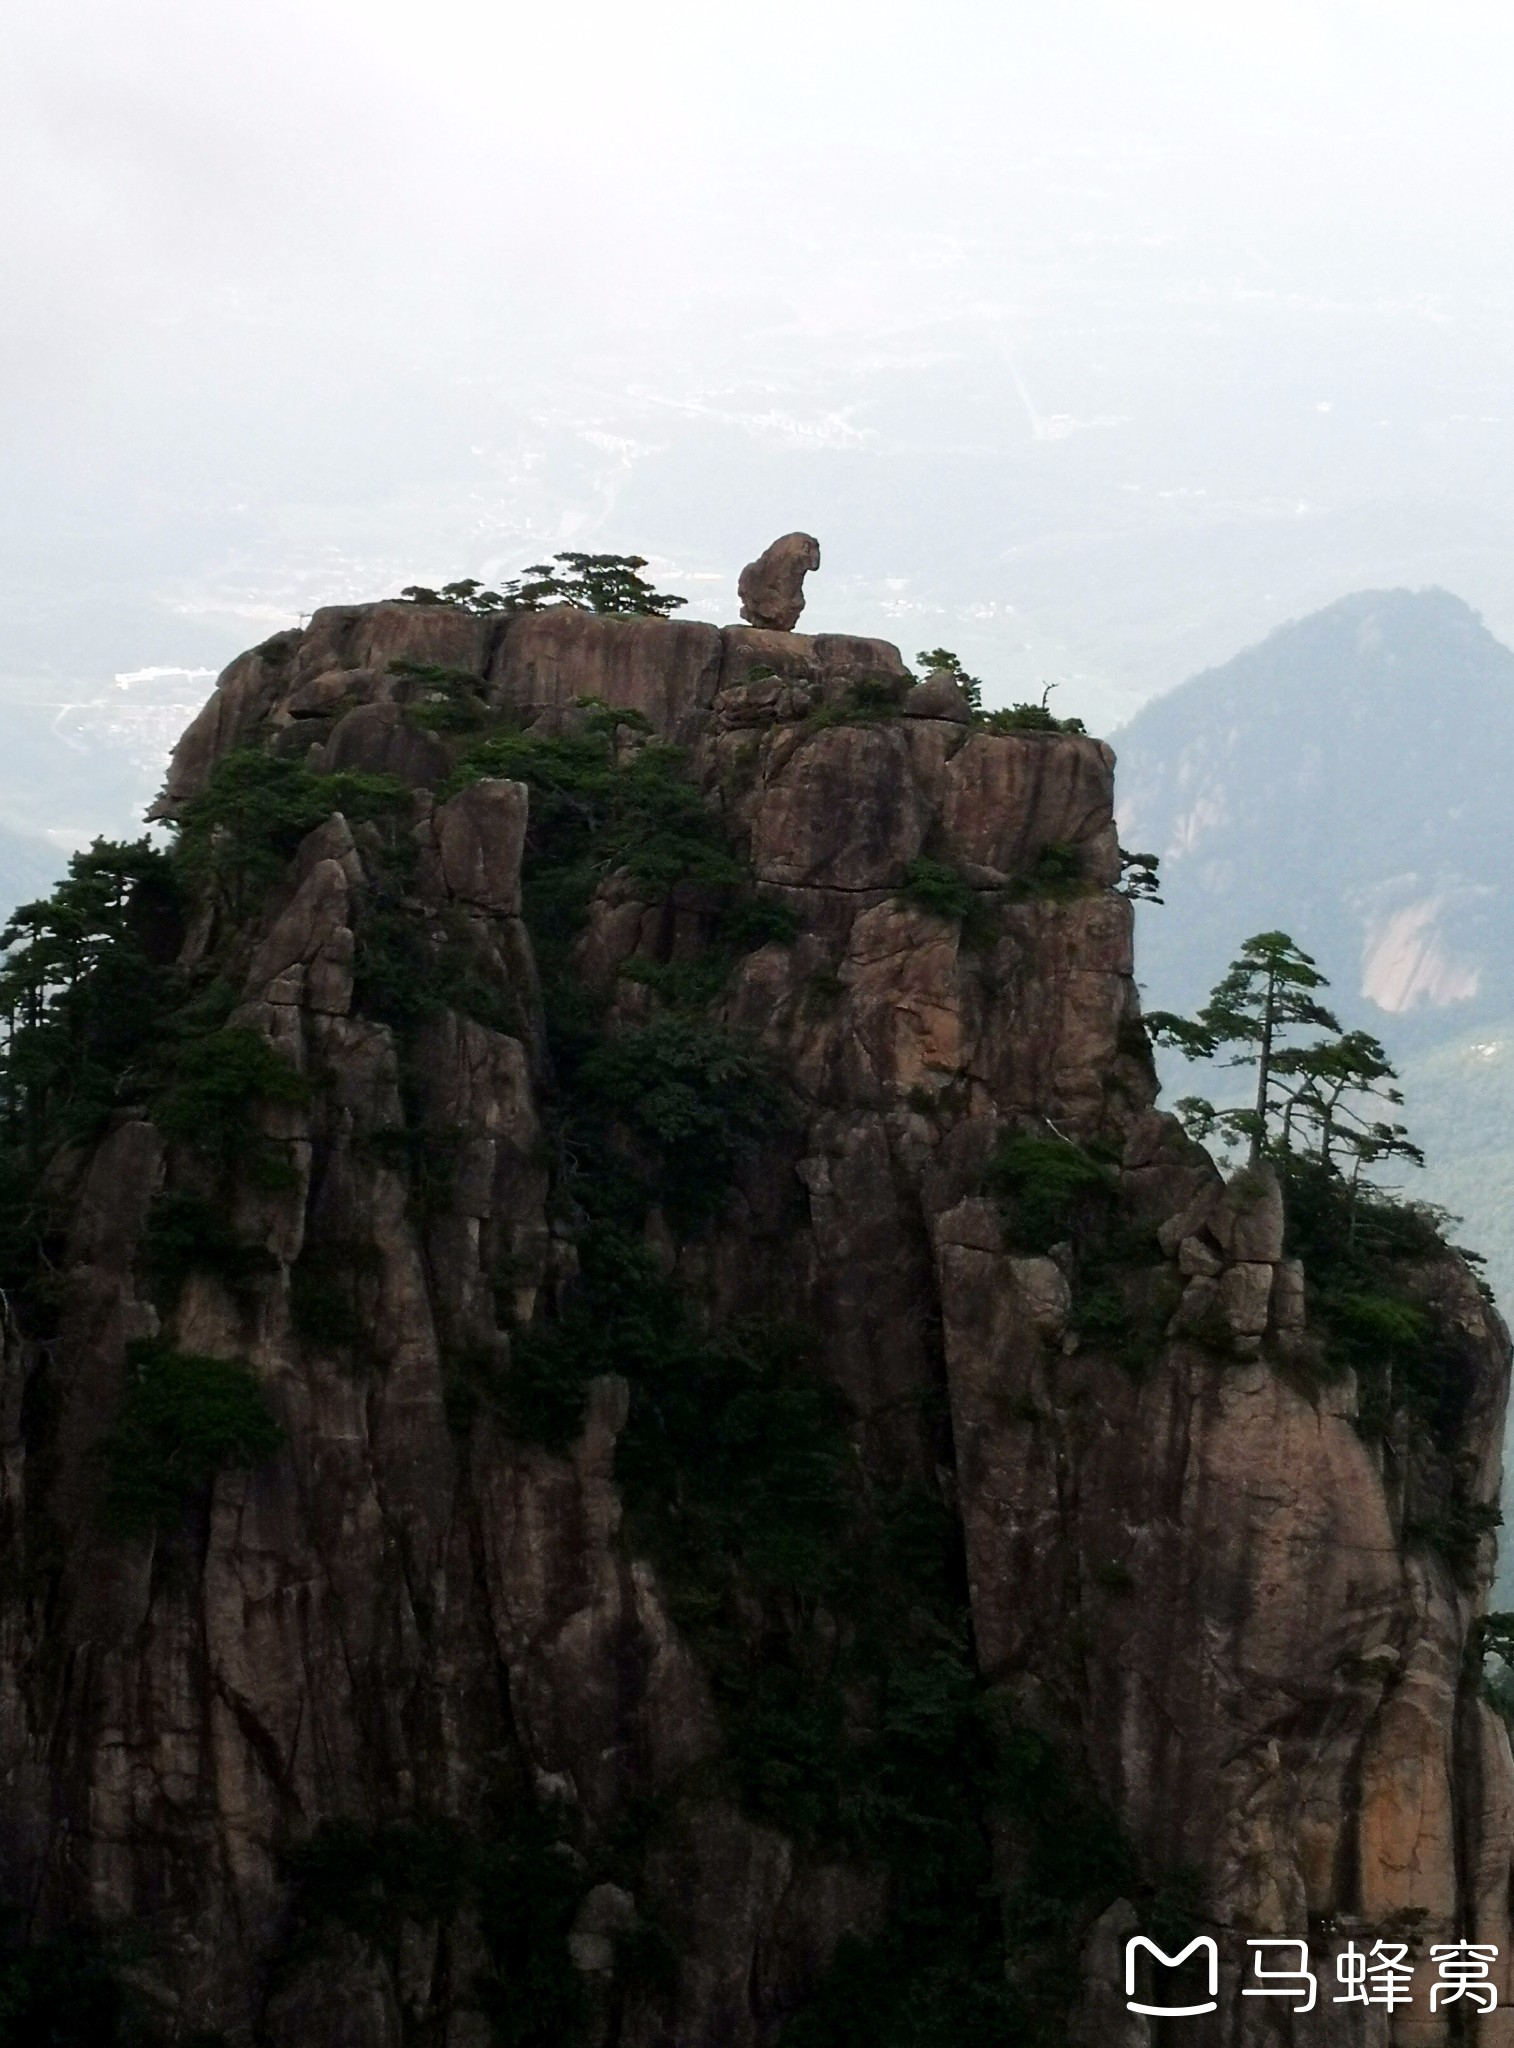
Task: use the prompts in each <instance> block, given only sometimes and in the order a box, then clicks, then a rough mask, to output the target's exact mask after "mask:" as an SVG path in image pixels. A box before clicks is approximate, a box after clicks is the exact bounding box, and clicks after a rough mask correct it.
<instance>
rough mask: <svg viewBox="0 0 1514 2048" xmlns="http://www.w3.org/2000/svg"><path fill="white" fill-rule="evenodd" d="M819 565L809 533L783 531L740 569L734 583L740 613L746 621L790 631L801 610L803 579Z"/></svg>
mask: <svg viewBox="0 0 1514 2048" xmlns="http://www.w3.org/2000/svg"><path fill="white" fill-rule="evenodd" d="M819 567H820V543H819V541H818V540H816V539H815V538H814V536H813V535H812V534H808V533H786V534H784V536H783V538H782V539H781V540H775V541H774V542H773V544H772V546H771V547H769V548H764V549H763V551H762V553H761V554H760V555H759V556H758V557H757V559H756V561H755V562H748V563H747V565H746V567H745V568H744V569H743V570H742V572H741V575H740V578H739V579H738V581H737V585H736V594H737V596H738V597H739V598H740V600H741V616H742V617H743V618H744V619H745V620H746V621H747V623H748V624H749V625H753V626H765V627H768V628H770V629H771V630H772V631H774V632H777V633H792V632H793V630H794V628H795V626H796V625H798V623H799V614H800V613H801V612H802V611H803V610H804V579H805V577H806V576H807V575H808V574H809V572H810V571H811V570H812V569H818V568H819Z"/></svg>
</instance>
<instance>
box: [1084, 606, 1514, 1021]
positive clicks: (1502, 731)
mask: <svg viewBox="0 0 1514 2048" xmlns="http://www.w3.org/2000/svg"><path fill="white" fill-rule="evenodd" d="M1117 745H1118V749H1119V756H1120V777H1119V783H1120V819H1121V830H1122V833H1123V835H1124V839H1125V843H1126V845H1128V846H1138V847H1141V848H1148V849H1150V850H1152V851H1154V852H1159V853H1160V854H1161V856H1162V864H1163V878H1164V890H1163V893H1164V896H1165V898H1166V903H1167V908H1166V911H1165V913H1158V914H1155V915H1153V916H1151V917H1149V918H1147V919H1146V920H1145V928H1144V930H1143V932H1142V950H1141V973H1142V980H1143V981H1144V983H1145V984H1146V986H1147V989H1148V991H1149V993H1150V996H1151V999H1152V1000H1153V1001H1155V1002H1160V1003H1168V1004H1175V1005H1186V1004H1188V1003H1191V1002H1192V1001H1194V1000H1195V999H1196V998H1197V997H1198V996H1199V995H1200V994H1201V993H1202V992H1203V991H1204V990H1205V989H1206V988H1208V987H1209V985H1210V984H1211V983H1212V982H1213V980H1214V978H1215V976H1216V974H1217V973H1218V971H1219V969H1220V968H1221V967H1222V966H1223V964H1224V963H1225V961H1226V960H1227V959H1228V958H1229V957H1230V954H1231V952H1232V951H1233V950H1234V946H1235V943H1236V941H1237V939H1238V938H1240V937H1243V936H1244V935H1245V934H1246V933H1248V932H1252V931H1255V930H1258V929H1260V928H1262V927H1264V926H1269V925H1279V924H1280V925H1283V926H1285V927H1287V928H1288V929H1289V930H1291V931H1292V932H1293V933H1294V936H1295V937H1296V938H1298V939H1299V940H1300V942H1301V943H1302V944H1304V945H1306V946H1308V947H1309V949H1310V950H1311V951H1313V952H1315V953H1316V954H1317V955H1318V956H1319V958H1320V959H1321V961H1322V962H1323V963H1324V964H1325V965H1326V966H1327V968H1328V970H1329V971H1330V973H1331V976H1332V979H1333V980H1334V982H1335V984H1336V987H1337V990H1338V992H1339V993H1340V995H1341V997H1342V999H1343V1000H1347V999H1348V998H1349V997H1351V996H1360V997H1361V998H1362V1000H1363V1002H1364V1003H1365V1004H1366V1005H1367V1007H1368V1009H1369V1011H1371V1012H1375V1013H1376V1014H1377V1016H1378V1018H1379V1020H1382V1019H1384V1018H1396V1019H1399V1020H1401V1026H1402V1028H1400V1029H1399V1030H1398V1031H1397V1032H1396V1033H1395V1034H1394V1035H1395V1038H1396V1041H1397V1042H1398V1043H1399V1044H1400V1045H1404V1046H1407V1045H1409V1044H1410V1043H1420V1044H1422V1043H1428V1042H1432V1041H1434V1040H1438V1039H1439V1038H1440V1037H1442V1036H1443V1035H1445V1034H1444V1031H1443V1029H1442V1026H1443V1025H1451V1024H1452V1020H1453V1019H1454V1026H1453V1028H1460V1027H1462V1026H1463V1025H1464V1024H1466V1023H1469V1022H1472V1021H1474V1020H1477V1019H1481V1018H1496V1017H1501V1016H1504V1015H1506V1014H1508V1013H1509V1011H1510V1010H1511V1009H1514V948H1511V947H1510V946H1509V944H1508V930H1509V914H1510V907H1511V899H1514V838H1511V835H1510V833H1509V830H1508V820H1507V807H1508V801H1509V794H1510V791H1511V789H1514V654H1511V653H1510V651H1509V650H1508V648H1506V647H1504V646H1503V645H1501V643H1500V642H1499V641H1497V640H1495V639H1494V638H1493V636H1492V634H1491V633H1489V632H1488V631H1487V630H1486V628H1485V627H1484V626H1483V624H1482V622H1481V620H1480V619H1479V618H1478V616H1477V614H1476V613H1475V612H1473V611H1472V610H1471V609H1470V608H1469V607H1468V606H1467V605H1465V604H1463V603H1462V602H1461V601H1460V599H1458V598H1455V597H1453V596H1451V595H1450V594H1449V593H1448V592H1446V591H1443V590H1425V591H1407V590H1394V591H1364V592H1361V593H1359V594H1358V595H1356V596H1353V597H1346V598H1342V599H1341V600H1340V602H1339V603H1338V604H1333V605H1331V606H1329V608H1328V609H1327V610H1325V611H1322V612H1318V613H1316V614H1315V615H1314V616H1313V617H1311V618H1307V619H1302V620H1299V621H1296V622H1294V623H1292V624H1290V625H1287V626H1284V627H1282V628H1280V629H1279V630H1278V631H1277V632H1276V633H1273V634H1272V635H1270V637H1269V638H1268V639H1266V640H1264V641H1263V642H1262V643H1261V645H1260V646H1258V647H1253V648H1249V649H1248V650H1247V651H1246V652H1245V653H1243V654H1239V655H1237V656H1236V658H1235V659H1234V660H1233V661H1230V662H1227V663H1226V664H1225V665H1224V666H1223V667H1222V668H1217V669H1211V670H1209V671H1208V672H1206V673H1205V674H1203V675H1199V676H1195V677H1194V678H1193V679H1192V680H1191V681H1190V682H1187V683H1185V684H1184V685H1183V686H1182V687H1181V688H1180V689H1177V690H1174V691H1173V692H1172V693H1171V694H1170V695H1168V696H1166V697H1162V698H1159V699H1158V700H1156V701H1155V702H1154V703H1152V704H1149V705H1147V706H1146V707H1145V708H1144V709H1143V710H1142V711H1141V712H1139V713H1138V714H1137V716H1136V717H1135V718H1134V719H1132V721H1131V722H1130V724H1129V725H1128V726H1126V727H1125V729H1124V730H1123V732H1122V733H1121V734H1120V735H1119V737H1118V740H1117Z"/></svg>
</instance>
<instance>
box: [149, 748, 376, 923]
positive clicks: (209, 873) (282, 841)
mask: <svg viewBox="0 0 1514 2048" xmlns="http://www.w3.org/2000/svg"><path fill="white" fill-rule="evenodd" d="M411 800H412V799H411V792H410V790H409V788H408V787H407V786H406V785H405V784H404V783H403V782H400V781H399V780H398V779H397V778H396V777H395V776H392V775H357V774H351V773H339V774H335V775H318V774H316V773H314V772H313V771H312V770H311V769H309V768H306V767H305V766H303V764H301V763H299V762H296V761H291V760H288V759H285V758H284V757H282V756H280V755H277V754H271V753H268V752H266V751H265V750H264V749H263V748H261V747H239V748H237V749H236V750H235V751H233V752H232V753H229V754H226V755H224V756H223V757H222V759H221V760H219V761H218V762H217V763H216V766H215V768H214V770H213V771H212V773H211V777H210V781H209V783H208V785H207V786H206V788H205V790H204V791H203V793H202V794H201V795H199V796H197V797H194V798H192V799H191V800H190V802H189V803H187V804H186V805H185V806H184V810H183V814H182V818H181V823H180V833H179V840H178V844H177V846H176V847H175V850H174V854H173V860H174V864H175V866H176V868H177V869H178V871H179V872H180V873H181V874H182V875H183V877H184V879H185V880H186V881H187V882H188V883H190V884H191V885H192V886H195V887H206V888H209V889H211V890H213V891H214V893H215V894H216V896H217V898H218V900H219V901H220V902H221V903H222V904H223V905H224V906H225V908H226V909H227V911H228V912H229V914H230V915H231V916H232V917H243V916H246V915H248V914H249V913H250V911H251V910H252V908H253V907H254V905H255V903H256V901H257V899H258V898H259V897H260V896H261V895H262V894H263V893H264V892H265V891H266V890H267V889H268V888H270V887H271V886H272V885H273V884H274V883H275V882H278V881H281V880H282V879H283V877H284V875H285V872H286V870H287V868H288V864H289V862H290V860H291V859H292V858H293V856H294V854H295V851H296V849H297V848H298V846H299V843H300V841H301V840H302V839H304V838H305V837H306V835H307V834H309V833H311V832H313V831H314V830H315V828H316V827H317V826H318V825H322V824H324V823H325V821H326V820H327V819H328V818H329V817H330V816H331V814H332V813H333V811H340V812H341V813H342V815H343V817H345V818H346V820H347V822H348V823H349V824H350V825H356V824H361V823H364V822H366V821H372V820H377V819H383V818H393V817H396V816H405V815H408V813H409V811H410V807H411Z"/></svg>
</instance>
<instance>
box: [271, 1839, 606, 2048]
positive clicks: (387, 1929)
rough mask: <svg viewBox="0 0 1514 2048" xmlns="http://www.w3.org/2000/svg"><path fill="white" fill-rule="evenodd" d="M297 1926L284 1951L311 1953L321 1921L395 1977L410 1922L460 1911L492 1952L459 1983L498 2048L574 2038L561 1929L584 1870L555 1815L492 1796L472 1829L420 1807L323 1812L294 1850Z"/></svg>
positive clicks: (578, 2015) (289, 1870) (569, 1919)
mask: <svg viewBox="0 0 1514 2048" xmlns="http://www.w3.org/2000/svg"><path fill="white" fill-rule="evenodd" d="M285 1871H286V1874H287V1876H288V1878H289V1879H290V1881H291V1884H292V1887H293V1894H294V1897H293V1907H292V1915H291V1918H292V1932H291V1938H290V1946H289V1951H288V1955H287V1957H286V1961H295V1960H298V1959H300V1958H301V1957H303V1956H307V1955H311V1954H318V1953H319V1951H320V1944H321V1937H322V1933H323V1930H325V1929H326V1928H329V1927H333V1926H335V1927H341V1928H345V1929H347V1930H349V1931H350V1932H352V1933H354V1934H356V1935H357V1936H358V1937H359V1938H360V1939H361V1940H362V1941H364V1942H365V1943H367V1945H368V1946H369V1947H370V1948H371V1949H373V1950H374V1951H375V1952H377V1953H378V1954H380V1955H382V1956H383V1957H385V1959H386V1960H387V1961H388V1963H389V1966H390V1970H391V1973H392V1975H394V1976H395V1977H399V1975H400V1974H401V1972H400V1957H401V1943H402V1940H403V1935H404V1929H405V1926H406V1923H412V1924H419V1925H421V1926H428V1925H432V1924H435V1923H440V1925H441V1929H442V1938H443V1941H444V1942H445V1941H447V1939H448V1938H449V1935H450V1932H451V1925H452V1923H453V1922H455V1921H456V1920H457V1919H458V1917H459V1916H460V1915H466V1916H467V1917H468V1918H469V1919H470V1920H471V1921H472V1922H473V1923H474V1924H475V1925H476V1927H477V1930H478V1934H479V1937H480V1938H481V1940H482V1943H483V1947H484V1951H485V1954H486V1956H487V1962H486V1964H485V1966H484V1968H483V1969H482V1970H481V1971H480V1972H479V1973H478V1974H477V1975H476V1976H475V1978H474V1980H473V1982H472V1983H465V1984H463V1985H460V1986H458V1987H457V1988H458V1989H461V1990H462V1991H463V1992H464V1994H465V1996H467V1997H468V1998H470V1999H471V2001H472V2002H473V2003H474V2004H475V2005H476V2007H477V2008H478V2009H479V2010H480V2011H481V2012H483V2014H484V2015H485V2017H486V2018H487V2020H488V2022H489V2027H490V2038H491V2039H492V2041H493V2042H494V2043H495V2044H496V2048H571V2044H573V2043H574V2042H577V2041H580V2040H581V2039H583V2037H584V2036H583V2028H584V2024H585V2021H586V2019H587V2016H588V2013H587V2001H586V1999H585V1996H584V1991H583V1980H582V1978H581V1977H580V1976H579V1974H578V1972H577V1971H576V1970H575V1969H574V1967H573V1964H572V1959H571V1957H570V1956H569V1953H568V1946H567V1941H568V1933H569V1929H570V1928H571V1926H572V1923H573V1916H574V1914H575V1913H576V1911H577V1909H578V1904H579V1901H580V1900H581V1898H582V1897H583V1894H584V1892H585V1891H586V1890H587V1889H588V1884H589V1880H588V1879H587V1878H586V1877H585V1876H583V1875H582V1874H581V1859H579V1858H577V1857H576V1856H575V1854H574V1852H573V1851H572V1848H571V1846H570V1845H569V1844H568V1843H567V1842H566V1841H565V1840H563V1839H562V1838H561V1836H560V1833H559V1831H558V1829H557V1828H556V1827H555V1826H554V1824H553V1821H552V1819H551V1817H550V1815H548V1814H545V1813H542V1812H541V1811H539V1810H538V1809H537V1808H536V1807H535V1806H534V1805H531V1804H529V1803H527V1802H526V1801H524V1800H521V1801H518V1802H515V1803H513V1804H511V1805H508V1806H506V1805H505V1804H503V1803H502V1802H495V1803H494V1804H493V1808H492V1811H491V1812H490V1813H489V1815H488V1816H486V1822H485V1827H484V1829H483V1830H482V1831H480V1832H479V1833H473V1832H471V1831H470V1830H468V1829H466V1828H464V1827H463V1826H462V1825H461V1824H460V1823H458V1822H457V1821H454V1820H451V1819H446V1818H437V1817H426V1818H418V1819H413V1820H400V1821H390V1822H387V1823H385V1824H383V1825H381V1826H378V1827H369V1826H365V1825H363V1824H361V1823H360V1822H357V1821H352V1820H328V1821H324V1822H323V1823H322V1824H321V1825H320V1827H318V1828H317V1829H316V1831H315V1833H314V1834H313V1835H312V1836H311V1837H310V1838H309V1839H308V1840H307V1841H305V1842H303V1843H301V1844H300V1845H299V1846H298V1847H296V1848H294V1849H293V1850H291V1851H290V1852H289V1854H288V1855H287V1856H286V1858H285Z"/></svg>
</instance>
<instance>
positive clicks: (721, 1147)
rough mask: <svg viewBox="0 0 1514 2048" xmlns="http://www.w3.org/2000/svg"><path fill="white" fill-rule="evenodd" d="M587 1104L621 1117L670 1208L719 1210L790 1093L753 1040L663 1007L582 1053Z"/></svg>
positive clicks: (687, 1216) (685, 1222)
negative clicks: (636, 1025) (639, 1024)
mask: <svg viewBox="0 0 1514 2048" xmlns="http://www.w3.org/2000/svg"><path fill="white" fill-rule="evenodd" d="M577 1081H578V1087H579V1089H580V1091H581V1094H582V1097H583V1098H584V1106H585V1107H586V1108H588V1109H590V1110H591V1111H592V1110H595V1109H597V1110H598V1111H599V1112H600V1113H601V1114H603V1115H605V1116H608V1117H610V1118H613V1119H614V1121H615V1123H616V1125H617V1126H618V1127H619V1128H620V1129H621V1130H623V1131H624V1132H626V1133H627V1134H628V1136H629V1138H630V1140H631V1143H632V1145H633V1147H634V1148H636V1150H637V1151H638V1152H639V1153H640V1154H641V1155H642V1156H643V1157H645V1158H647V1159H648V1160H649V1161H650V1162H652V1170H653V1172H654V1174H655V1186H656V1190H657V1193H658V1194H659V1196H660V1197H661V1199H662V1201H663V1203H664V1205H665V1207H666V1208H667V1211H668V1214H669V1215H670V1217H672V1219H673V1220H674V1221H675V1222H676V1223H678V1224H680V1225H682V1226H689V1225H692V1224H695V1223H698V1222H700V1221H702V1220H704V1219H705V1218H708V1217H710V1216H713V1215H714V1214H716V1213H717V1212H718V1210H719V1209H720V1207H721V1205H722V1203H723V1201H724V1199H725V1194H726V1190H727V1189H728V1188H729V1186H730V1184H731V1181H732V1179H733V1178H734V1176H735V1173H736V1170H737V1168H738V1167H739V1166H740V1164H741V1162H742V1160H743V1159H745V1158H746V1157H748V1156H749V1155H750V1154H751V1152H752V1151H753V1150H754V1148H755V1146H756V1144H757V1142H758V1140H759V1139H761V1138H763V1137H765V1136H768V1135H770V1134H771V1133H773V1132H776V1131H778V1130H780V1129H781V1128H783V1126H784V1124H785V1123H786V1121H787V1114H786V1100H785V1097H784V1095H783V1092H782V1091H781V1090H780V1088H779V1086H778V1083H777V1080H776V1078H775V1075H774V1072H773V1068H772V1063H771V1061H770V1060H769V1059H768V1058H767V1056H766V1055H765V1054H764V1052H763V1051H762V1050H761V1048H759V1047H758V1046H756V1045H755V1044H752V1043H748V1042H747V1041H746V1040H744V1039H742V1038H739V1037H738V1036H737V1035H736V1034H735V1033H733V1032H730V1031H727V1030H725V1029H724V1028H723V1027H721V1026H719V1025H715V1024H711V1023H708V1022H705V1021H703V1020H702V1019H698V1018H692V1017H681V1016H662V1017H655V1018H653V1020H652V1021H651V1022H650V1023H649V1024H646V1025H644V1026H642V1027H641V1028H639V1029H637V1030H632V1031H624V1032H618V1033H616V1034H615V1035H614V1036H613V1037H609V1038H606V1039H605V1040H603V1042H602V1043H601V1044H600V1045H598V1046H597V1047H596V1048H595V1049H594V1050H593V1051H592V1052H590V1053H589V1054H588V1055H587V1056H586V1057H585V1059H584V1060H583V1062H582V1064H581V1066H580V1068H579V1071H578V1077H577Z"/></svg>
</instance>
